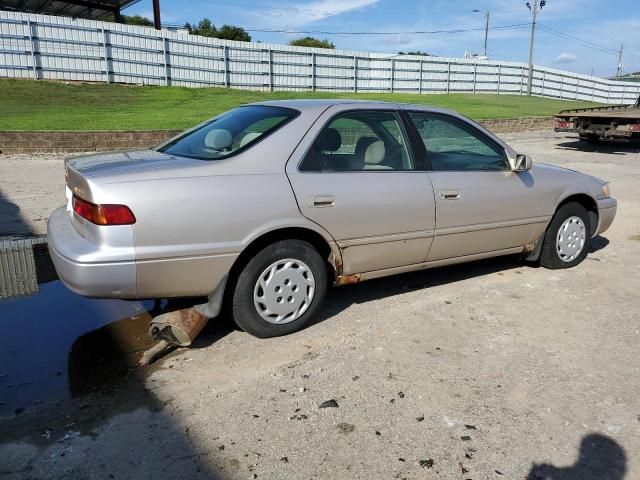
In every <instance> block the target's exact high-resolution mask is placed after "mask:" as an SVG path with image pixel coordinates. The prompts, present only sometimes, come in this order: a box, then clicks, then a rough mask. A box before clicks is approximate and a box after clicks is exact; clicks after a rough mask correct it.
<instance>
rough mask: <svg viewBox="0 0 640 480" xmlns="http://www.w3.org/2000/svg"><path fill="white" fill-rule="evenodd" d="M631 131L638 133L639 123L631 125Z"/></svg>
mask: <svg viewBox="0 0 640 480" xmlns="http://www.w3.org/2000/svg"><path fill="white" fill-rule="evenodd" d="M631 131H632V132H640V123H634V124H633V125H631Z"/></svg>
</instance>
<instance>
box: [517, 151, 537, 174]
mask: <svg viewBox="0 0 640 480" xmlns="http://www.w3.org/2000/svg"><path fill="white" fill-rule="evenodd" d="M532 166H533V161H532V160H531V157H529V156H527V155H522V154H518V155H516V161H515V162H514V166H513V171H514V172H527V171H529V170H531V167H532Z"/></svg>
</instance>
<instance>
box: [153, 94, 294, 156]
mask: <svg viewBox="0 0 640 480" xmlns="http://www.w3.org/2000/svg"><path fill="white" fill-rule="evenodd" d="M297 115H298V112H297V111H296V110H292V109H290V108H283V107H272V106H267V105H250V106H246V107H239V108H236V109H234V110H230V111H228V112H225V113H223V114H222V115H220V116H218V117H216V118H214V119H213V120H211V121H208V122H205V123H203V124H202V125H199V126H197V127H196V128H194V129H193V130H190V131H189V132H187V133H185V134H184V135H182V136H180V137H178V138H176V139H175V140H172V141H170V142H169V143H166V144H164V145H161V146H160V147H158V150H159V151H160V152H164V153H168V154H171V155H177V156H181V157H189V158H198V159H201V160H219V159H222V158H227V157H229V156H231V155H234V154H235V153H238V152H239V151H242V150H245V149H247V148H249V147H250V146H251V145H254V144H255V143H257V142H259V141H260V140H261V139H263V138H264V137H266V136H267V135H269V134H270V133H271V132H273V131H275V130H277V129H278V128H280V127H281V126H282V125H284V124H285V123H287V122H288V121H289V120H291V119H293V118H294V117H296V116H297Z"/></svg>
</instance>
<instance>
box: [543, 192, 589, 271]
mask: <svg viewBox="0 0 640 480" xmlns="http://www.w3.org/2000/svg"><path fill="white" fill-rule="evenodd" d="M590 231H591V226H590V224H589V215H588V213H587V210H586V209H585V208H584V207H583V206H582V205H580V204H579V203H577V202H570V203H566V204H564V205H563V206H561V207H560V208H559V209H558V211H557V212H556V214H555V215H554V217H553V220H551V224H550V225H549V228H548V229H547V233H546V234H545V237H544V243H543V244H542V253H541V255H540V264H541V265H542V266H543V267H546V268H552V269H559V268H570V267H575V266H576V265H578V264H579V263H580V262H582V260H584V259H585V257H586V256H587V253H588V251H589V245H590V241H591V238H590V235H589V232H590Z"/></svg>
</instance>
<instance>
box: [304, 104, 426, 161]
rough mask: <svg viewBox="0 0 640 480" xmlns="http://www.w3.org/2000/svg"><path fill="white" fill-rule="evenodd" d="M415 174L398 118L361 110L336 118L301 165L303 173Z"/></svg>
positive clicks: (316, 141)
mask: <svg viewBox="0 0 640 480" xmlns="http://www.w3.org/2000/svg"><path fill="white" fill-rule="evenodd" d="M393 170H415V163H414V161H413V159H412V158H411V155H409V149H408V147H407V137H406V135H405V133H404V130H403V128H402V124H401V122H400V119H399V117H398V115H397V114H396V113H394V112H388V111H384V110H358V111H352V112H345V113H341V114H339V115H337V116H336V117H334V118H333V119H332V120H331V121H330V122H329V124H328V125H327V126H325V127H324V128H323V129H322V131H321V132H320V134H319V135H318V137H317V138H316V140H315V141H314V143H313V145H312V146H311V148H310V149H309V151H308V152H307V155H306V157H305V158H304V160H303V161H302V163H301V165H300V171H303V172H304V171H307V172H308V171H316V172H319V171H322V172H345V171H347V172H348V171H393Z"/></svg>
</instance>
